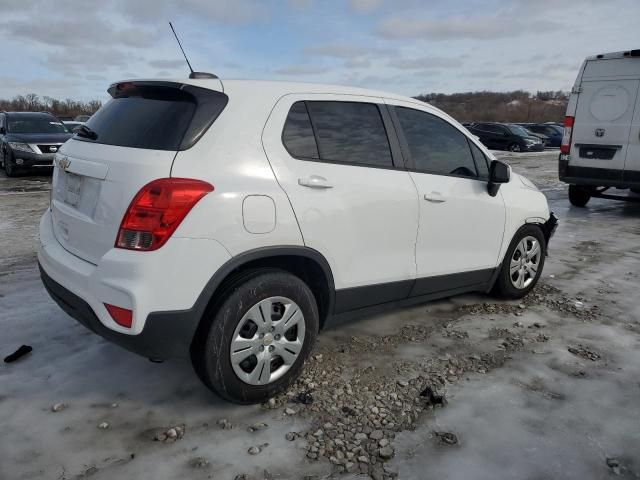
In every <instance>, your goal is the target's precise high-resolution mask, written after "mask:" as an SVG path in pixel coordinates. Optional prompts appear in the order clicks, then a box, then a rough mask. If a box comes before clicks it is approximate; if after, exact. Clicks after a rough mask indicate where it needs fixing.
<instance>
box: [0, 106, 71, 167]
mask: <svg viewBox="0 0 640 480" xmlns="http://www.w3.org/2000/svg"><path fill="white" fill-rule="evenodd" d="M72 135H73V134H72V133H71V132H70V131H69V129H67V127H66V126H65V125H64V124H63V123H62V122H61V121H60V120H59V119H58V118H56V117H54V116H53V115H51V114H50V113H45V112H43V113H39V112H0V163H2V166H3V167H4V170H5V172H7V176H9V177H13V176H15V175H17V173H18V171H19V170H20V169H23V168H36V167H39V168H42V167H48V168H51V167H52V166H53V157H54V156H55V154H56V152H57V151H58V149H59V148H60V147H61V146H62V144H63V143H64V142H66V141H67V140H69V138H71V136H72Z"/></svg>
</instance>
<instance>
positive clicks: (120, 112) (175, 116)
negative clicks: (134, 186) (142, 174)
mask: <svg viewBox="0 0 640 480" xmlns="http://www.w3.org/2000/svg"><path fill="white" fill-rule="evenodd" d="M227 100H228V99H227V96H226V95H224V94H223V93H220V92H216V91H213V90H208V89H203V88H198V87H193V86H182V85H179V84H175V85H174V86H160V85H142V84H140V85H139V84H126V85H125V86H124V87H120V88H119V89H116V90H115V93H114V98H112V99H111V100H109V102H107V103H106V104H105V105H104V106H103V107H102V108H100V110H98V111H97V112H96V113H95V114H94V115H92V116H91V118H90V119H89V121H88V122H87V123H86V126H87V127H88V128H89V129H91V130H92V131H93V132H95V134H96V137H95V139H90V138H87V137H86V136H76V138H77V139H79V140H84V141H93V142H95V143H102V144H107V145H117V146H121V147H132V148H144V149H150V150H185V149H186V148H189V147H191V146H192V145H193V144H195V142H197V141H198V139H199V138H200V137H201V136H202V134H204V132H205V131H206V130H207V128H208V127H209V126H210V125H211V123H213V121H214V120H215V119H216V118H217V117H218V115H219V114H220V113H221V112H222V110H223V109H224V107H225V105H226V104H227Z"/></svg>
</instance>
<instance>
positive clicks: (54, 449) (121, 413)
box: [0, 152, 640, 480]
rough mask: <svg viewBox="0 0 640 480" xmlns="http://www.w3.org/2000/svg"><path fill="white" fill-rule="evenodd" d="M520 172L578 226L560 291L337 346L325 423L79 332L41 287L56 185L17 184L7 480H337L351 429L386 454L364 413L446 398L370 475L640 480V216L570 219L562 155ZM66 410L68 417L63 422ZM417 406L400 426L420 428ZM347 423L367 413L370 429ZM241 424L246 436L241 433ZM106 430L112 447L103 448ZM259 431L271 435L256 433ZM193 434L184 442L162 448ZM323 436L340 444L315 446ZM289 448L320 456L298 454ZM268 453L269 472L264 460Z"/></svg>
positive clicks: (4, 243) (324, 384)
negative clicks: (256, 449) (239, 398)
mask: <svg viewBox="0 0 640 480" xmlns="http://www.w3.org/2000/svg"><path fill="white" fill-rule="evenodd" d="M501 156H502V158H504V159H505V160H507V161H508V162H510V163H511V164H512V166H513V168H514V170H515V171H516V172H519V173H524V174H525V175H527V176H528V177H529V178H531V179H532V180H534V182H536V183H537V184H538V185H539V186H540V187H541V189H543V191H545V193H546V194H547V196H548V197H549V200H550V204H551V206H552V209H553V210H554V211H555V212H556V214H558V215H559V217H560V221H561V223H560V227H559V229H558V232H557V234H556V236H555V237H554V238H553V240H552V243H551V248H550V255H549V257H548V258H547V263H546V265H545V271H544V275H543V279H542V280H541V284H540V288H538V289H537V290H536V291H535V292H534V293H533V294H532V295H530V297H529V298H527V299H526V300H525V302H523V303H522V304H520V303H517V302H516V303H513V302H511V303H509V302H502V301H498V300H495V299H493V298H491V297H489V296H482V295H466V296H462V297H457V298H453V299H449V300H445V301H440V302H436V303H432V304H428V305H424V306H419V307H415V308H411V309H405V310H402V311H400V312H395V313H390V314H386V315H379V316H376V317H371V318H365V319H361V320H358V321H356V322H351V323H349V324H347V325H344V326H342V327H339V328H334V329H331V330H329V331H326V332H323V334H321V335H320V337H319V342H318V345H317V348H316V351H315V352H314V355H315V356H316V357H315V358H314V359H313V360H312V361H311V362H310V363H309V365H308V367H307V368H306V373H305V377H306V378H307V382H310V381H311V382H312V383H313V384H315V385H312V383H306V384H305V385H306V386H307V387H308V386H309V385H312V386H311V387H310V388H311V390H312V393H313V396H314V398H315V401H314V403H312V404H310V405H306V406H305V405H300V404H294V403H289V402H287V399H288V397H287V396H286V395H285V396H281V397H280V398H278V399H277V402H276V404H275V406H271V407H269V406H250V407H240V406H236V405H231V404H228V403H225V402H223V401H221V400H220V399H218V398H217V397H215V396H214V395H213V394H211V393H210V392H209V391H208V390H206V389H205V388H204V387H203V386H202V385H201V384H200V383H199V381H198V380H197V378H196V377H195V375H194V373H193V371H192V369H191V366H190V365H189V364H188V363H187V362H182V361H172V362H165V363H163V364H153V363H150V362H149V361H148V360H146V359H144V358H140V357H137V356H135V355H133V354H130V353H128V352H126V351H124V350H122V349H120V348H118V347H116V346H114V345H111V344H109V343H107V342H106V341H104V340H102V339H101V338H99V337H97V336H95V335H93V334H91V333H90V332H88V331H87V330H85V329H84V328H83V327H82V326H80V325H78V324H77V323H76V322H75V321H73V320H72V319H70V318H69V317H68V316H66V315H65V314H64V313H63V312H62V311H61V310H60V309H59V308H58V307H57V306H56V305H55V304H54V303H53V302H52V301H51V300H50V299H49V298H48V296H47V294H46V292H45V290H44V289H43V287H42V286H41V284H40V282H39V278H38V274H37V266H36V256H35V241H36V235H37V224H38V221H39V217H40V214H41V212H42V211H43V210H44V209H45V208H46V205H47V203H48V201H49V192H48V188H49V186H48V179H47V178H46V177H36V176H29V177H25V178H21V179H7V178H6V177H4V176H3V175H0V229H1V232H2V235H1V236H0V332H1V334H0V353H1V354H2V356H3V357H4V356H5V355H8V354H9V353H11V352H13V351H14V350H15V349H16V348H18V347H19V346H20V345H22V344H28V345H31V346H33V352H32V353H31V354H29V355H28V356H26V357H24V358H22V359H21V360H20V361H18V362H16V363H12V364H5V363H3V364H2V365H1V366H0V479H2V480H4V479H11V480H13V479H32V478H36V479H40V478H42V479H72V478H87V477H91V478H92V479H94V478H95V479H113V478H123V479H124V478H136V479H146V478H153V479H158V478H176V477H181V478H194V479H198V478H216V479H233V478H236V476H238V475H242V474H245V475H251V476H253V478H256V479H262V478H276V479H277V478H280V479H285V478H292V479H293V478H296V479H297V478H307V476H308V478H325V477H327V476H329V475H331V474H332V473H333V474H337V471H338V470H339V469H342V468H343V467H344V465H346V464H345V462H342V463H340V461H337V462H334V463H338V464H339V465H340V466H336V465H334V463H332V462H331V461H330V460H329V457H330V456H331V455H329V454H325V455H316V456H319V460H315V459H311V458H309V457H313V453H314V452H313V451H308V450H307V447H312V446H313V444H314V443H317V444H318V445H320V446H321V448H322V449H325V448H327V449H328V448H329V447H328V445H329V442H330V441H329V437H330V438H331V439H332V440H331V442H333V440H335V438H334V437H332V435H334V430H333V428H334V427H333V425H337V424H340V423H342V422H344V423H348V425H349V427H348V428H349V429H352V430H354V431H358V432H364V436H365V437H366V436H367V435H369V438H373V435H374V434H373V433H372V432H371V429H370V428H368V427H367V426H366V425H365V426H364V427H363V426H362V425H359V424H358V423H357V422H360V421H361V422H362V423H363V425H364V423H366V422H369V421H371V418H372V417H371V414H369V413H366V414H365V413H362V414H361V413H359V412H361V410H360V407H359V404H360V403H362V404H363V405H364V406H363V410H362V411H364V410H367V412H368V411H369V410H370V409H373V404H374V403H375V404H380V405H387V403H386V402H387V400H386V399H387V398H388V397H389V396H391V395H395V396H396V397H397V396H398V395H400V400H402V399H403V398H404V399H406V398H409V399H410V400H412V398H410V396H411V394H412V392H413V391H414V390H413V389H414V387H415V386H416V385H417V386H418V387H419V386H420V385H421V384H422V383H424V382H427V381H429V382H432V383H433V384H434V385H436V386H437V387H438V389H439V390H440V392H443V393H445V394H446V397H447V399H448V404H447V405H446V406H445V407H444V408H437V409H434V410H431V409H429V408H426V407H425V408H422V407H421V408H420V409H418V410H420V412H419V414H416V415H415V417H412V418H410V420H409V421H407V422H406V423H404V424H403V426H402V427H397V426H396V428H390V427H389V426H388V424H386V425H387V427H386V428H383V429H382V432H383V433H382V434H383V435H384V437H385V438H386V439H388V440H389V441H390V446H391V447H392V448H393V449H394V457H393V458H392V459H391V460H390V461H388V462H386V463H385V464H384V466H383V464H381V461H380V457H377V456H376V455H377V454H370V453H366V452H364V454H366V456H367V459H368V460H367V461H368V462H370V463H368V464H366V465H365V464H360V463H359V462H358V461H357V458H358V457H360V456H362V455H363V453H362V449H361V450H358V453H356V454H355V458H356V460H354V461H353V462H351V463H353V464H355V466H354V467H353V468H351V469H350V471H351V472H354V471H355V472H357V471H367V472H369V473H371V475H372V476H373V477H374V478H383V477H389V476H390V475H393V474H395V473H397V474H398V475H399V478H409V479H412V478H416V479H418V478H420V479H422V478H438V479H470V478H473V479H497V478H509V479H511V478H522V479H543V478H554V479H555V478H563V479H569V478H570V479H573V478H575V479H601V478H608V477H609V476H612V477H614V476H615V475H616V474H619V475H620V477H621V478H640V348H639V347H640V303H639V302H638V301H637V294H638V287H639V286H640V283H639V276H638V275H639V273H638V272H640V242H639V240H640V204H631V203H621V202H615V201H610V200H592V201H591V202H590V203H589V205H588V208H586V209H577V208H573V207H570V206H569V204H568V201H567V199H566V188H565V186H564V185H563V184H561V183H560V182H559V181H558V179H557V173H556V168H557V161H556V160H557V152H552V153H546V154H542V155H541V154H537V155H530V154H520V155H517V154H516V155H513V154H508V155H501ZM318 355H321V357H320V356H318ZM405 380H408V382H407V383H404V382H405ZM300 389H301V386H300V385H298V386H294V389H293V391H292V393H293V394H295V393H298V392H299V391H300ZM419 389H420V388H418V390H419ZM348 391H351V392H352V393H351V394H350V395H348V396H347V398H345V396H346V395H345V394H346V392H348ZM407 392H408V393H407ZM403 395H405V397H403ZM407 395H408V397H407ZM394 398H395V397H394ZM368 402H373V403H372V404H371V405H369V403H368ZM58 403H63V404H65V408H63V409H62V410H61V411H58V412H54V411H52V407H53V405H55V404H58ZM411 403H412V402H409V405H408V406H407V404H406V403H405V404H404V405H402V406H401V407H398V408H399V409H400V410H402V412H403V413H402V414H403V415H404V412H405V409H407V408H408V409H411ZM418 403H419V401H416V405H418ZM336 406H341V407H340V408H336ZM346 406H350V407H354V408H355V409H356V410H357V411H358V413H357V414H356V413H354V418H355V420H356V423H355V424H354V423H349V422H351V421H352V420H353V419H347V416H348V414H347V413H344V412H345V411H347V410H345V409H344V407H346ZM287 408H292V409H293V412H295V414H292V415H286V414H285V409H287ZM407 411H408V410H407ZM375 412H376V413H375V414H376V415H378V413H377V412H378V409H377V408H376V410H375ZM349 415H350V414H349ZM398 415H399V414H398ZM386 418H390V417H386ZM222 419H226V420H227V421H228V422H229V423H230V424H231V425H232V426H233V428H232V429H224V428H222V426H221V425H220V424H219V421H220V420H222ZM104 422H106V423H107V425H108V428H104V429H102V428H99V425H100V424H103V423H104ZM259 422H262V423H266V424H267V425H268V426H267V427H266V428H263V429H260V430H257V431H253V432H249V431H248V430H247V428H248V427H249V426H251V425H254V424H256V423H259ZM329 423H331V424H333V425H332V426H329V425H328V424H329ZM181 425H185V434H184V437H183V438H181V439H179V440H177V441H175V442H173V443H166V442H159V441H156V440H154V437H155V434H156V433H157V432H158V431H164V430H166V429H167V428H169V427H173V426H181ZM323 425H324V427H323ZM103 426H104V425H103ZM319 428H324V429H325V431H326V433H325V434H324V437H325V439H324V440H319V441H316V440H317V439H321V437H322V435H319V436H316V437H311V436H310V435H307V436H306V438H305V434H307V433H312V432H315V431H316V430H317V429H319ZM340 428H342V427H340ZM289 432H300V433H301V434H302V436H301V437H300V438H297V439H296V440H294V441H289V440H287V439H286V434H287V433H289ZM434 432H447V433H452V434H454V435H455V437H451V436H449V437H442V436H440V437H438V436H437V435H435V434H434ZM351 436H352V432H351V433H350V430H348V431H347V434H346V435H345V437H346V438H350V437H351ZM369 438H367V439H366V440H362V445H366V444H367V442H370V440H369ZM442 438H449V439H452V438H455V440H457V442H454V444H453V445H452V444H448V443H446V442H445V441H443V440H442ZM357 444H358V445H359V444H360V441H358V442H357ZM332 445H333V443H332ZM253 446H260V447H261V451H260V453H258V454H257V455H250V454H249V453H248V449H249V448H250V447H253ZM356 448H359V447H356ZM316 450H318V449H317V448H316ZM309 454H310V455H309ZM333 460H336V459H335V458H334V459H333ZM373 462H377V463H375V464H373ZM374 467H375V468H374ZM342 475H344V478H356V475H357V473H345V474H342ZM314 476H315V477H314ZM240 478H242V477H240ZM245 478H250V477H248V476H247V477H245ZM359 478H363V477H359ZM364 478H366V477H364Z"/></svg>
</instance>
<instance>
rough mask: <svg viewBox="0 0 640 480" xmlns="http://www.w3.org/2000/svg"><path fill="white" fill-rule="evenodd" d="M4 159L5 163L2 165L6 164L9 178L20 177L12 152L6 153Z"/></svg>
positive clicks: (5, 169) (5, 168) (5, 167)
mask: <svg viewBox="0 0 640 480" xmlns="http://www.w3.org/2000/svg"><path fill="white" fill-rule="evenodd" d="M3 159H4V161H3V162H2V163H4V171H5V173H6V174H7V177H15V176H16V175H18V168H17V167H16V163H15V160H14V158H13V154H12V153H11V152H5V153H4V156H3Z"/></svg>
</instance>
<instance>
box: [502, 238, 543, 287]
mask: <svg viewBox="0 0 640 480" xmlns="http://www.w3.org/2000/svg"><path fill="white" fill-rule="evenodd" d="M540 255H541V249H540V242H539V241H538V239H537V238H535V237H532V236H526V237H524V238H523V239H522V240H520V242H518V245H517V246H516V248H515V250H514V251H513V255H512V256H511V263H510V265H509V278H510V279H511V284H512V285H513V286H514V287H516V288H518V289H524V288H527V287H528V286H529V285H531V282H533V281H534V280H535V278H536V275H537V273H538V267H539V266H540Z"/></svg>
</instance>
